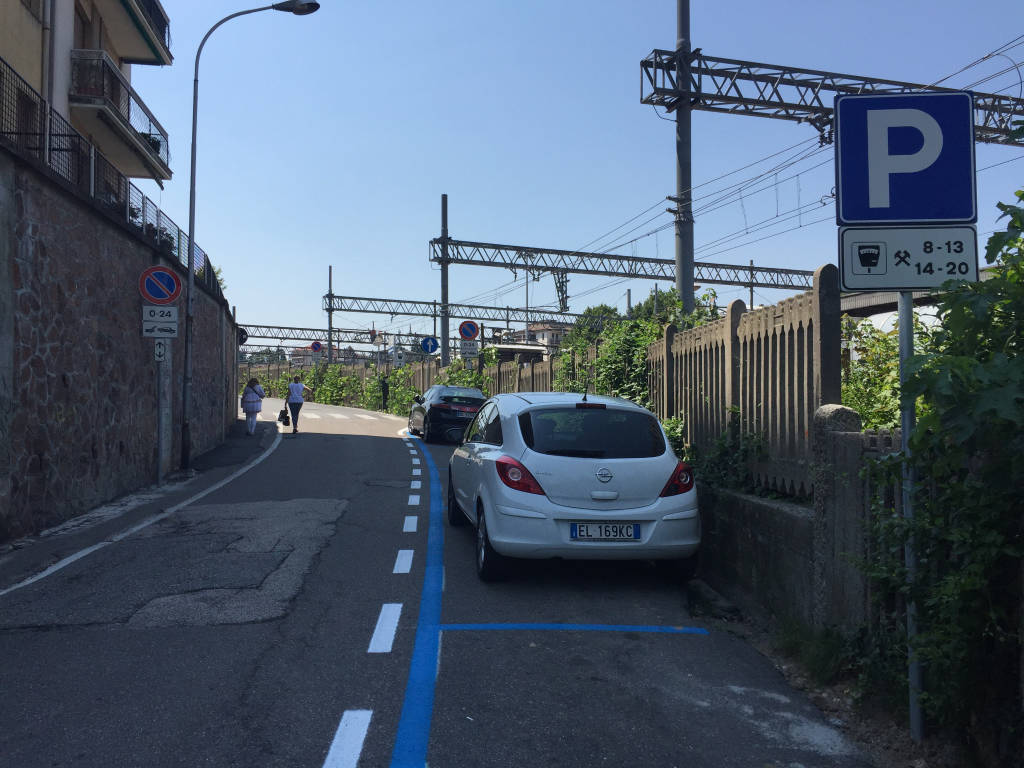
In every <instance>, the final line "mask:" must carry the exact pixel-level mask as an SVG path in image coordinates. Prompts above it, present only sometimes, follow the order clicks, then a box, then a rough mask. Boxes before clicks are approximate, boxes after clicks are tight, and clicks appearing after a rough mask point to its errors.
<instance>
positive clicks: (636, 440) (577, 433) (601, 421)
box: [519, 405, 665, 459]
mask: <svg viewBox="0 0 1024 768" xmlns="http://www.w3.org/2000/svg"><path fill="white" fill-rule="evenodd" d="M519 429H520V430H522V433H523V440H524V441H525V442H526V445H527V446H529V447H530V448H531V449H532V450H534V451H537V452H538V453H546V454H548V455H549V456H579V457H581V458H593V459H640V458H647V457H651V456H661V455H662V454H663V453H664V452H665V438H664V437H663V435H662V431H661V427H660V426H659V425H658V421H657V419H655V418H654V417H653V416H651V415H650V414H647V413H642V412H640V411H631V410H625V409H621V408H576V407H575V405H574V406H572V407H560V408H543V409H536V410H532V411H526V412H524V413H521V414H519Z"/></svg>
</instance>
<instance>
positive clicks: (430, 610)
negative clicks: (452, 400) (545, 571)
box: [391, 441, 444, 768]
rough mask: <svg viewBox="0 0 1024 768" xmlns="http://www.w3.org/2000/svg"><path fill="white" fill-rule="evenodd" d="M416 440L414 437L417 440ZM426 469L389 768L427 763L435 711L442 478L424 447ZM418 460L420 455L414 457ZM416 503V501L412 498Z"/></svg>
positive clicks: (441, 579) (417, 767)
mask: <svg viewBox="0 0 1024 768" xmlns="http://www.w3.org/2000/svg"><path fill="white" fill-rule="evenodd" d="M417 442H418V441H417ZM423 457H424V458H425V459H426V462H427V468H428V470H429V473H430V517H429V521H428V524H427V525H428V527H427V563H426V573H425V574H424V576H423V593H422V594H421V595H420V613H419V618H418V620H417V622H416V640H415V643H414V645H413V650H412V661H411V662H410V664H409V681H408V682H407V683H406V686H405V700H404V701H403V702H402V715H401V718H400V719H399V721H398V733H397V735H396V736H395V748H394V751H393V752H392V753H391V768H413V766H415V768H423V766H424V765H426V762H427V742H428V740H429V738H430V720H431V718H432V717H433V714H434V688H435V686H436V684H437V665H438V653H439V652H440V646H441V630H440V626H441V589H442V585H443V583H444V524H443V522H442V517H443V516H442V514H441V480H440V478H439V476H438V474H437V466H436V465H435V464H434V459H433V458H432V457H431V455H430V452H429V451H423ZM413 463H419V459H413ZM417 501H418V499H417Z"/></svg>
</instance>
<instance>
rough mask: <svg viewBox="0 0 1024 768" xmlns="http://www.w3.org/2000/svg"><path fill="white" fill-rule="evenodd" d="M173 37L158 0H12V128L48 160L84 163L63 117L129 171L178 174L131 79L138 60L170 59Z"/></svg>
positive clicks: (2, 35) (3, 70)
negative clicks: (67, 135) (62, 124)
mask: <svg viewBox="0 0 1024 768" xmlns="http://www.w3.org/2000/svg"><path fill="white" fill-rule="evenodd" d="M170 40H171V32H170V22H169V20H168V17H167V14H166V12H165V11H164V9H163V6H162V5H161V4H160V2H159V0H4V2H3V3H0V59H2V63H3V65H4V66H2V67H0V88H2V91H0V92H2V93H3V94H4V98H3V102H2V108H3V114H2V115H0V119H2V122H3V130H4V132H5V133H6V134H8V136H12V135H13V137H14V140H15V141H16V142H17V143H18V144H19V145H20V146H21V147H23V148H25V149H29V150H34V151H35V152H37V153H38V154H39V155H40V156H41V157H42V158H43V159H44V161H45V162H47V164H48V165H55V164H59V163H61V162H62V160H61V158H60V155H61V154H63V155H66V163H67V164H77V163H80V162H82V160H81V158H78V157H76V154H77V152H76V150H77V147H76V146H72V142H68V141H65V140H62V137H63V134H64V133H70V132H69V131H67V130H66V129H65V130H62V126H61V125H60V122H61V121H62V120H63V121H66V123H67V126H68V127H70V128H72V129H74V131H75V132H77V134H79V135H80V136H81V137H82V138H84V139H85V140H86V141H87V142H89V144H91V145H92V147H94V148H95V151H96V152H98V153H100V154H101V155H102V157H103V158H104V159H105V160H106V162H107V163H109V164H110V165H111V166H113V168H114V169H116V170H117V171H118V172H119V173H120V174H121V175H123V176H125V177H129V178H149V179H154V180H156V181H157V182H158V183H161V182H163V181H166V180H168V179H170V178H171V170H170V156H169V152H168V137H167V132H166V131H165V130H164V129H163V127H162V126H161V125H160V123H159V121H158V120H157V119H156V117H155V116H154V115H153V114H152V112H151V111H150V110H149V108H148V107H147V106H146V104H145V102H144V101H143V100H142V98H141V97H140V96H139V94H137V93H136V92H135V89H134V88H132V85H131V70H132V67H133V66H135V65H157V66H162V65H169V64H171V62H172V61H173V57H172V55H171V50H170ZM3 81H7V82H3ZM54 113H56V117H55V116H54ZM55 121H56V122H57V123H58V124H57V125H55V124H54V122H55ZM63 138H65V139H66V138H68V137H63ZM54 155H57V157H56V158H55V157H54ZM92 176H93V177H96V176H97V174H95V173H93V174H92ZM98 176H99V178H98V179H96V178H94V179H93V181H92V184H93V186H95V185H96V183H97V182H98V183H99V185H100V186H102V184H103V183H105V182H107V179H106V178H105V177H104V175H103V174H98ZM107 183H109V182H107ZM100 191H102V190H100ZM113 192H114V191H112V193H113Z"/></svg>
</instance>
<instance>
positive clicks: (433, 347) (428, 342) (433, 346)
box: [420, 336, 441, 355]
mask: <svg viewBox="0 0 1024 768" xmlns="http://www.w3.org/2000/svg"><path fill="white" fill-rule="evenodd" d="M439 346H441V345H440V344H438V343H437V339H436V338H434V337H433V336H424V337H423V339H422V340H421V341H420V347H421V348H422V349H423V351H424V352H426V353H427V354H428V355H432V354H434V353H435V352H436V351H437V348H438V347H439Z"/></svg>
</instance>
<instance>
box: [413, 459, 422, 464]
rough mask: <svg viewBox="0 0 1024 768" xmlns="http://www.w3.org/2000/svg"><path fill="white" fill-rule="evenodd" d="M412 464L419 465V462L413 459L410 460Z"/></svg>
mask: <svg viewBox="0 0 1024 768" xmlns="http://www.w3.org/2000/svg"><path fill="white" fill-rule="evenodd" d="M412 463H413V464H419V463H420V460H419V459H413V460H412Z"/></svg>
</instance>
